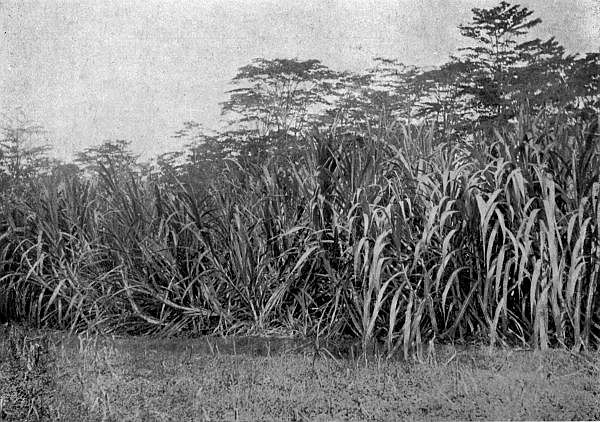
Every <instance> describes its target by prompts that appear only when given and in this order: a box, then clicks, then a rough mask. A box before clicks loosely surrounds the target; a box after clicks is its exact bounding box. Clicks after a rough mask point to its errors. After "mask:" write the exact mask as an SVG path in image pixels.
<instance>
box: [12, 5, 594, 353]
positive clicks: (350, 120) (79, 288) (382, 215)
mask: <svg viewBox="0 0 600 422" xmlns="http://www.w3.org/2000/svg"><path fill="white" fill-rule="evenodd" d="M473 13H474V19H473V22H472V23H471V24H470V25H463V26H461V27H460V29H461V31H462V33H463V35H465V36H466V37H469V38H472V39H473V40H475V41H476V42H477V43H478V44H477V45H476V46H475V47H472V48H466V49H464V50H465V51H466V52H467V53H466V54H465V55H464V56H463V57H462V58H461V57H453V58H452V61H451V62H449V63H447V64H445V65H443V66H441V67H440V68H436V69H428V70H427V69H418V68H416V67H407V66H404V65H402V64H401V63H399V62H397V61H395V60H386V59H382V58H379V59H377V62H378V64H379V67H378V68H377V69H374V70H371V71H369V72H367V73H365V74H361V75H353V74H349V73H347V72H342V73H340V72H333V71H331V70H330V69H327V68H326V67H325V66H323V65H322V64H321V63H320V62H319V61H318V60H308V61H305V62H301V61H298V60H288V59H277V60H265V59H257V60H255V61H253V62H252V64H250V65H248V66H245V67H243V68H241V69H240V71H239V74H238V75H237V76H236V77H235V78H234V80H233V82H234V84H236V86H237V88H235V89H233V90H231V91H230V92H229V93H230V94H231V96H230V100H229V101H228V102H226V103H225V104H224V105H223V110H224V112H227V113H237V116H238V121H237V124H236V125H235V126H234V127H233V128H232V129H230V130H228V131H226V132H224V133H222V134H220V135H218V136H213V135H207V134H205V133H202V132H201V131H199V126H198V125H197V124H195V123H194V122H187V123H186V125H185V128H184V129H182V130H181V131H179V132H178V133H177V134H176V137H178V138H185V139H192V140H194V141H195V143H194V144H193V145H192V147H191V148H190V149H189V150H188V153H187V155H186V153H184V152H182V153H174V154H171V155H164V156H161V157H160V158H159V159H158V160H157V163H156V164H157V165H156V166H154V167H151V166H147V165H146V166H142V165H139V164H138V163H137V162H136V159H135V157H134V156H133V155H132V154H131V153H130V152H129V151H128V149H127V147H128V143H127V142H124V141H116V142H108V143H105V144H103V145H102V146H100V147H93V148H88V149H87V150H85V151H83V152H81V153H80V154H79V155H78V158H77V165H76V164H68V165H64V164H63V165H52V166H49V167H48V166H47V167H45V168H48V169H49V170H48V171H45V172H44V171H39V170H40V169H41V168H42V166H41V164H40V161H39V160H37V158H39V157H38V155H36V154H37V153H39V152H40V151H39V150H35V149H24V148H23V145H22V143H21V139H22V135H23V133H25V132H26V131H25V132H24V131H23V130H20V131H19V130H16V131H15V130H9V131H7V130H5V137H4V141H2V142H0V153H2V154H1V155H0V164H2V169H3V170H2V172H0V187H1V189H0V193H1V195H2V203H1V204H0V319H10V320H27V321H29V322H30V323H32V324H35V325H37V326H41V327H53V328H60V329H69V330H74V331H79V330H86V329H93V330H98V331H101V332H129V333H151V334H158V335H171V334H175V333H181V332H185V333H219V334H229V333H240V332H245V333H269V332H275V333H295V334H301V335H311V336H317V337H327V338H331V339H334V338H342V337H352V338H355V339H359V340H360V341H361V343H362V345H363V346H364V347H365V348H366V347H368V346H369V345H371V344H372V343H373V342H376V341H377V342H379V343H381V344H383V345H384V347H385V349H386V350H387V352H388V353H389V354H390V355H393V354H402V355H404V356H408V355H409V354H410V353H412V352H413V351H415V350H416V351H417V352H419V350H420V347H421V345H422V344H424V343H425V342H427V341H430V340H434V339H435V340H441V341H456V340H463V341H464V340H469V339H473V338H475V339H479V340H480V341H481V340H482V339H485V341H489V342H490V343H491V344H495V343H497V342H506V343H510V344H514V343H528V344H530V345H532V346H534V347H539V348H542V349H544V348H547V347H548V346H550V345H562V346H568V347H572V348H574V349H576V350H579V349H581V348H590V347H596V346H598V344H599V340H600V293H599V289H598V282H599V273H600V236H599V232H598V231H599V228H600V205H599V188H600V147H599V142H600V137H599V135H598V116H597V114H595V113H597V111H598V106H599V103H598V90H599V88H598V87H599V85H598V84H599V82H600V80H599V78H598V74H600V73H599V72H598V69H600V60H599V59H600V55H599V54H597V53H589V54H587V55H586V56H585V57H583V58H577V57H576V56H566V55H565V53H564V49H562V47H560V45H558V43H557V42H556V41H554V40H553V39H551V40H549V41H547V42H541V41H540V40H532V41H525V42H523V43H521V44H518V43H516V41H515V39H516V38H518V37H519V36H522V35H524V34H526V32H527V30H528V29H529V28H531V27H533V26H535V25H537V24H538V23H539V20H537V19H536V20H531V19H529V16H530V15H531V13H532V12H530V11H528V10H527V9H525V8H520V7H519V6H511V5H510V4H508V3H506V2H501V3H500V5H499V6H497V7H495V8H491V9H473ZM332 98H335V100H331V99H332ZM9 129H10V128H9ZM26 152H27V153H29V155H27V154H25V153H26ZM36 160H37V161H36ZM46 164H47V163H46Z"/></svg>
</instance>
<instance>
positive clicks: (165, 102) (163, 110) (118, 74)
mask: <svg viewBox="0 0 600 422" xmlns="http://www.w3.org/2000/svg"><path fill="white" fill-rule="evenodd" d="M497 4H499V1H487V0H485V1H484V0H480V1H474V0H381V1H367V0H354V1H348V0H345V1H329V0H318V1H302V2H300V1H297V0H273V1H268V2H267V1H251V0H246V1H226V0H221V1H195V2H192V1H180V2H177V1H170V0H166V1H165V0H162V1H160V2H156V1H148V0H137V1H127V0H118V1H106V0H90V1H67V2H58V1H28V0H15V1H4V0H0V28H1V33H0V36H2V46H1V49H0V108H1V109H2V110H3V111H6V110H10V109H11V108H12V107H14V106H21V107H23V109H24V110H25V111H26V113H27V114H28V116H29V117H30V118H32V119H34V120H35V121H36V122H38V123H40V124H42V125H43V126H44V127H45V128H46V129H47V130H48V134H49V137H50V140H51V141H52V143H53V144H54V145H55V148H56V151H57V154H58V155H60V156H64V157H69V156H71V155H72V154H73V151H77V150H80V149H81V148H85V147H87V146H90V145H94V144H98V143H99V142H101V141H102V140H105V139H127V140H129V141H131V142H132V144H133V147H134V150H135V151H136V152H138V153H142V154H143V156H145V157H148V156H151V155H153V154H156V153H160V152H164V151H165V150H168V149H173V148H176V147H177V146H178V143H177V142H178V141H176V140H174V139H173V138H171V135H172V134H173V133H174V132H175V131H176V130H177V129H179V128H180V127H181V126H182V123H183V122H184V121H186V120H196V121H198V122H201V123H203V124H204V125H205V126H207V127H216V126H217V125H218V121H219V102H221V101H223V100H225V98H226V97H225V95H224V91H225V90H226V89H227V88H228V85H227V83H228V81H229V80H230V79H231V78H232V77H233V76H234V75H235V72H236V70H237V69H238V68H239V67H241V66H243V65H245V64H247V63H248V62H249V61H250V60H251V59H253V58H256V57H265V58H294V57H297V58H299V59H310V58H316V59H320V60H321V61H322V62H323V63H324V64H326V65H327V66H330V67H332V68H335V69H338V70H342V69H351V70H360V69H364V68H367V67H369V65H370V64H371V59H372V57H375V56H385V57H393V58H398V59H400V60H401V61H403V62H405V63H408V64H418V65H430V64H440V63H442V62H444V61H446V59H447V57H448V55H449V54H450V53H452V52H454V51H455V49H456V47H457V46H458V45H459V44H460V43H461V42H462V40H461V37H460V34H459V31H458V29H457V26H458V25H459V24H461V23H467V22H469V21H470V20H471V12H470V9H471V8H473V7H479V8H484V7H492V6H495V5H497ZM518 4H521V5H523V6H526V7H528V8H529V9H532V10H534V11H535V12H536V13H535V16H537V17H540V18H542V20H543V23H542V24H541V25H540V26H539V27H538V28H539V29H537V30H536V32H535V35H536V36H538V37H540V38H548V37H549V36H551V35H555V36H556V38H557V39H558V40H559V41H560V42H561V43H562V44H563V45H564V46H565V47H567V49H568V50H570V51H579V52H590V51H599V48H600V41H599V40H600V0H524V1H521V2H518Z"/></svg>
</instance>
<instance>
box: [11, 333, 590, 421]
mask: <svg viewBox="0 0 600 422" xmlns="http://www.w3.org/2000/svg"><path fill="white" fill-rule="evenodd" d="M0 331H1V333H2V335H1V336H0V412H1V413H2V414H3V416H4V418H5V419H6V420H38V419H41V420H63V421H70V420H73V421H76V420H77V421H79V420H98V421H101V420H104V421H109V420H113V421H125V420H129V421H154V420H156V421H169V420H178V421H188V420H189V421H221V420H232V421H233V420H240V421H254V420H287V421H293V420H296V421H299V420H303V421H309V420H310V421H313V420H320V421H332V420H406V419H411V420H414V419H420V420H441V419H445V420H472V419H479V420H490V419H492V420H498V419H502V420H507V419H519V420H556V419H558V420H573V419H575V420H598V419H600V384H599V383H598V380H599V379H600V369H599V368H600V355H599V354H598V353H594V354H572V353H569V352H566V351H560V350H550V351H546V352H531V351H525V350H518V349H504V350H503V349H493V350H490V349H489V348H487V347H485V348H478V347H470V348H458V347H454V346H440V345H436V346H434V347H433V348H430V349H429V350H426V351H424V353H423V358H422V359H421V360H420V361H419V360H416V361H414V362H410V363H407V362H404V361H399V360H385V359H383V358H378V357H377V355H374V356H372V357H370V358H369V359H366V360H365V359H364V358H355V359H352V358H336V357H334V356H333V354H331V355H329V354H328V353H327V352H325V351H323V352H322V353H319V354H315V352H314V350H315V349H314V348H313V347H309V346H306V345H302V344H301V343H294V342H293V341H291V340H279V341H278V340H266V339H263V340H260V339H245V340H244V339H239V340H236V341H234V340H231V339H228V340H225V339H216V338H201V339H176V340H151V339H141V338H133V337H124V338H111V339H101V338H98V337H85V336H79V337H73V336H65V335H62V334H52V335H48V334H46V335H39V333H37V334H36V333H33V332H30V331H25V330H22V329H20V328H14V327H13V328H10V329H9V328H1V329H0Z"/></svg>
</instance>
